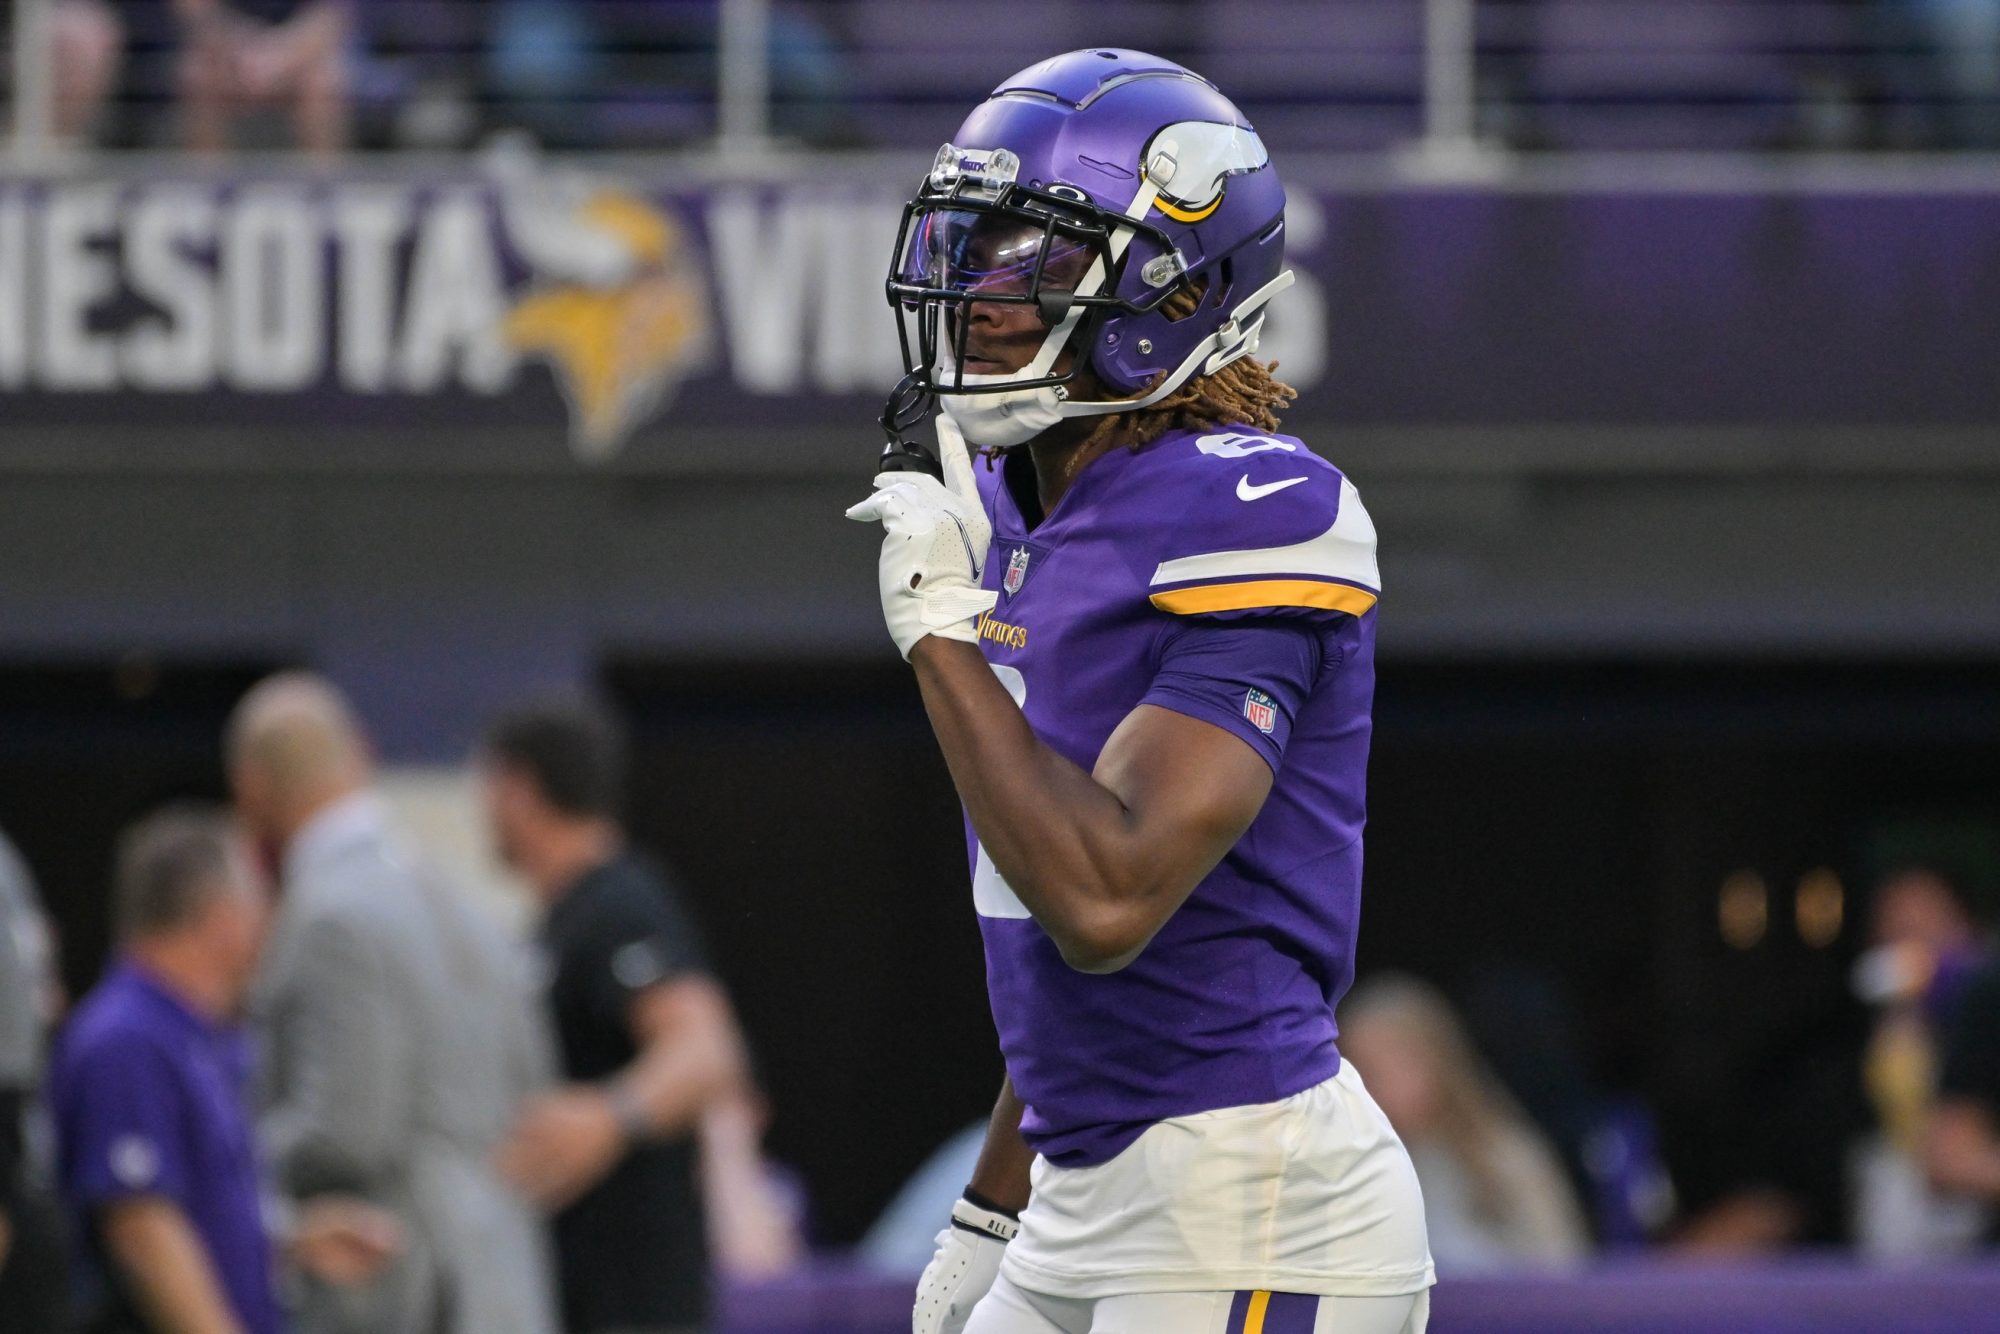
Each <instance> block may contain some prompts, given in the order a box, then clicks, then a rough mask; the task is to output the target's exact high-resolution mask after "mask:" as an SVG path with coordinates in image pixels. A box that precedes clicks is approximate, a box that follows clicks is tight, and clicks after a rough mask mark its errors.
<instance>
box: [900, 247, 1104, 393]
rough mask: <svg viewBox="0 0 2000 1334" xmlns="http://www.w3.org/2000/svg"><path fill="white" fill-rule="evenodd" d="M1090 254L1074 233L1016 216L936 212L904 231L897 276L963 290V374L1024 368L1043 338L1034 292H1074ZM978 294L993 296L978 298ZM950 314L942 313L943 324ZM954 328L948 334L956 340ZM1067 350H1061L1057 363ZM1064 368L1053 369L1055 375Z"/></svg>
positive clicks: (1044, 332)
mask: <svg viewBox="0 0 2000 1334" xmlns="http://www.w3.org/2000/svg"><path fill="white" fill-rule="evenodd" d="M1095 257H1096V251H1095V249H1094V248H1093V247H1092V246H1091V244H1090V243H1089V242H1088V241H1086V240H1084V239H1082V238H1081V237H1078V236H1073V235H1069V234H1067V233H1065V232H1063V231H1062V230H1060V229H1058V230H1056V231H1055V232H1054V234H1051V233H1050V230H1049V228H1048V227H1046V226H1044V225H1043V224H1041V223H1037V222H1031V221H1028V220H1025V219H1021V218H1012V217H1004V216H998V215H993V214H986V213H979V212H975V211H971V210H954V209H941V210H937V211H934V212H931V213H928V214H926V215H924V216H923V217H922V218H921V219H919V220H918V221H917V223H916V224H915V225H914V226H913V228H912V230H911V236H910V240H909V242H908V251H907V253H906V254H905V256H904V261H903V278H904V281H906V282H910V283H913V284H918V285H924V286H930V287H936V288H944V289H947V290H950V291H955V292H963V293H966V294H968V295H970V296H972V297H974V298H975V299H974V300H973V301H971V302H970V303H969V304H968V305H967V306H966V307H964V312H965V313H964V315H963V318H964V320H965V322H966V328H965V365H964V369H965V371H966V373H967V374H969V375H1011V374H1013V373H1014V372H1016V371H1018V370H1020V369H1021V368H1022V367H1024V366H1026V365H1027V364H1028V363H1029V362H1030V361H1032V360H1033V359H1034V357H1035V354H1036V353H1037V352H1038V351H1040V350H1041V346H1042V341H1043V340H1044V339H1045V338H1046V337H1047V336H1048V331H1049V326H1048V325H1046V324H1044V323H1043V321H1042V316H1041V313H1040V311H1039V310H1038V309H1037V308H1036V306H1035V305H1034V303H1033V301H1032V298H1033V297H1035V296H1037V295H1048V294H1058V295H1060V294H1067V293H1072V292H1074V291H1076V289H1077V286H1078V284H1079V283H1081V282H1082V281H1083V279H1084V278H1085V276H1086V275H1087V274H1088V273H1089V271H1090V267H1091V262H1092V260H1093V259H1095ZM982 295H987V296H992V297H995V298H999V299H996V300H992V301H980V300H978V299H977V298H978V297H979V296H982ZM950 319H951V317H948V323H949V322H950ZM957 333H958V330H957V329H956V328H955V327H953V328H951V329H950V335H951V337H952V338H953V339H954V341H955V340H956V337H957ZM1069 356H1070V354H1069V352H1068V350H1067V349H1065V351H1064V353H1063V357H1064V359H1065V361H1067V360H1068V358H1069ZM1066 369H1067V366H1066V365H1065V366H1060V367H1058V372H1060V371H1062V370H1066Z"/></svg>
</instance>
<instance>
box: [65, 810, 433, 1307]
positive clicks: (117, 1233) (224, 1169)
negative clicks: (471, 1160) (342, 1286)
mask: <svg viewBox="0 0 2000 1334" xmlns="http://www.w3.org/2000/svg"><path fill="white" fill-rule="evenodd" d="M265 917H266V907H265V902H264V896H263V894H262V892H261V891H260V890H259V889H258V888H257V886H256V884H255V881H254V879H253V877H252V876H251V874H250V872H249V869H248V867H247V866H246V865H245V864H244V862H243V859H242V857H241V856H240V854H239V853H238V851H237V848H236V846H235V844H234V841H233V838H232V835H231V831H230V827H229V825H228V822H227V821H226V820H225V819H224V818H223V817H222V816H221V815H220V814H219V813H215V812H209V811H198V810H173V811H167V812H163V813H161V814H159V815H156V816H153V817H151V818H150V819H147V820H145V821H142V822H141V823H140V824H139V825H137V826H135V827H134V829H133V830H132V831H131V833H130V834H128V835H127V837H126V840H125V843H124V846H123V848H122V849H121V851H120V856H119V867H118V882H117V889H116V902H115V905H114V919H115V923H116V927H117V931H118V938H119V942H120V945H121V946H122V957H121V958H120V959H119V960H118V962H116V963H115V964H114V965H113V966H112V969H111V971H110V972H109V973H108V974H107V975H106V977H105V979H104V980H103V981H102V982H101V983H99V984H98V986H97V988H96V990H94V991H93V992H92V993H91V994H90V996H89V997H87V998H86V999H85V1001H84V1003H83V1004H82V1005H81V1006H80V1007H79V1008H78V1010H77V1013H76V1017H75V1019H74V1020H73V1021H72V1022H71V1024H70V1025H69V1027H68V1028H67V1030H66V1031H65V1032H64V1035H63V1041H62V1045H61V1048H60V1051H59V1054H58V1057H57V1061H56V1068H55V1075H54V1101H55V1108H56V1116H57V1122H58V1127H59V1132H60V1140H61V1145H62V1150H61V1152H62V1176H63V1186H64V1192H65V1195H66V1197H67V1199H68V1201H69V1204H70V1205H71V1207H72V1208H73V1209H74V1210H75V1211H76V1213H77V1216H78V1219H79V1222H80V1224H81V1229H80V1230H81V1232H82V1235H83V1237H84V1239H85V1242H86V1245H87V1248H88V1257H89V1264H88V1266H87V1272H88V1273H89V1275H90V1277H91V1279H92V1280H93V1284H92V1286H93V1296H94V1297H95V1298H96V1299H97V1300H96V1301H95V1302H94V1305H95V1306H96V1308H97V1309H96V1310H95V1311H94V1313H93V1324H92V1325H91V1328H92V1330H93V1331H102V1332H103V1334H114V1332H115V1334H125V1332H126V1331H137V1330H148V1329H158V1330H166V1331H174V1334H182V1332H183V1331H189V1332H193V1331H199V1334H235V1332H236V1331H241V1332H242V1334H276V1332H277V1331H280V1330H282V1329H283V1328H284V1327H285V1320H284V1315H283V1312H282V1311H281V1309H280V1306H279V1301H278V1286H277V1282H276V1277H277V1276H276V1273H275V1272H274V1255H273V1238H272V1236H271V1235H270V1233H269V1231H268V1230H267V1223H266V1210H265V1208H264V1199H263V1181H262V1177H261V1174H260V1172H259V1169H258V1156H257V1152H256V1148H255V1141H254V1136H253V1134H252V1131H251V1123H250V1111H249V1106H248V1102H247V1089H246V1087H245V1085H246V1081H247V1077H248V1073H249V1065H250V1062H249V1048H248V1046H247V1044H246V1042H245V1040H244V1037H243V1034H242V1031H241V1030H240V1029H239V1027H238V1026H237V1016H238V1012H239V1008H240V1004H241V1002H242V999H243V996H244V993H245V991H246V989H247V988H248V986H249V983H250V978H251V974H252V972H253V970H254V969H255V967H256V960H257V953H258V950H259V947H260V945H261V942H262V939H263V934H264V923H265ZM398 1240H399V1231H398V1229H397V1227H396V1224H395V1222H394V1220H393V1219H391V1218H389V1217H388V1216H387V1215H385V1214H383V1213H381V1212H380V1211H379V1210H374V1209H370V1208H368V1207H367V1206H365V1205H361V1204H359V1203H357V1202H355V1201H352V1200H335V1199H329V1200H325V1201H322V1202H320V1203H319V1204H318V1205H316V1206H315V1207H313V1208H310V1209H308V1210H306V1211H303V1212H302V1213H301V1214H300V1216H299V1219H298V1226H297V1229H296V1231H295V1233H294V1235H293V1237H292V1238H291V1241H292V1249H293V1252H294V1254H295V1255H296V1256H297V1258H298V1259H299V1260H300V1262H301V1263H302V1264H304V1265H305V1266H307V1267H308V1268H310V1269H315V1270H317V1271H319V1272H320V1273H322V1274H324V1275H326V1276H327V1277H329V1278H336V1279H339V1280H343V1281H355V1280H359V1279H363V1278H366V1277H367V1276H368V1275H369V1274H371V1273H373V1272H374V1271H375V1270H376V1269H378V1268H379V1267H380V1266H381V1265H382V1264H383V1263H385V1262H386V1261H387V1260H388V1258H389V1256H390V1254H391V1253H392V1252H393V1250H394V1248H395V1246H396V1245H397V1243H398ZM27 1328H35V1329H46V1328H51V1327H49V1326H29V1327H27Z"/></svg>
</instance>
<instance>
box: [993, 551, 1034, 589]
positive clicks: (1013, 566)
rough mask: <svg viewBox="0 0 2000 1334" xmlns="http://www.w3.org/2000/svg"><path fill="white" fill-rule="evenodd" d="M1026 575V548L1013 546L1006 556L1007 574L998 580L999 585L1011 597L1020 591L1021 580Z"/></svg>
mask: <svg viewBox="0 0 2000 1334" xmlns="http://www.w3.org/2000/svg"><path fill="white" fill-rule="evenodd" d="M1027 577H1028V549H1027V548H1026V547H1015V548H1014V550H1013V552H1012V553H1010V554H1009V555H1008V557H1007V575H1006V577H1005V578H1004V579H1002V580H1001V581H1000V587H1002V588H1004V589H1006V590H1007V596H1008V597H1013V596H1014V595H1015V594H1016V593H1018V592H1020V591H1021V581H1022V580H1024V579H1026V578H1027Z"/></svg>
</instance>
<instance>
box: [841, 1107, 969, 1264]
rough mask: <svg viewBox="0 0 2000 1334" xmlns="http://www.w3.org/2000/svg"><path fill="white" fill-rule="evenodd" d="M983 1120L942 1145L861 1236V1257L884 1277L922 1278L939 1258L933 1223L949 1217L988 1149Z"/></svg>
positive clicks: (922, 1164) (905, 1183)
mask: <svg viewBox="0 0 2000 1334" xmlns="http://www.w3.org/2000/svg"><path fill="white" fill-rule="evenodd" d="M990 1122H991V1118H990V1117H985V1116H982V1117H980V1118H979V1119H978V1120H977V1121H973V1122H970V1123H968V1124H967V1125H966V1126H965V1127H964V1128H963V1129H962V1130H960V1131H959V1132H958V1133H957V1134H956V1135H953V1136H952V1137H951V1138H950V1139H948V1140H946V1141H945V1142H944V1143H943V1144H940V1145H939V1146H938V1147H937V1148H936V1149H935V1150H933V1151H932V1153H931V1156H930V1157H928V1158H926V1159H924V1161H923V1162H922V1163H921V1164H920V1165H919V1166H918V1167H917V1170H916V1171H915V1172H914V1173H912V1174H911V1176H910V1178H909V1180H907V1181H905V1182H904V1183H903V1184H902V1187H901V1188H900V1189H898V1190H897V1191H896V1195H895V1198H894V1199H892V1200H890V1201H889V1203H888V1206H887V1207H886V1208H884V1209H883V1210H882V1212H881V1214H880V1215H879V1216H878V1217H877V1218H876V1219H875V1221H874V1223H873V1224H871V1225H870V1226H869V1228H868V1233H867V1235H866V1236H864V1237H862V1238H861V1245H860V1248H859V1253H860V1256H861V1259H862V1260H863V1261H864V1262H865V1263H867V1264H868V1265H869V1266H870V1267H871V1268H874V1269H879V1270H881V1271H882V1272H883V1273H885V1274H902V1275H914V1274H921V1273H922V1272H923V1271H924V1266H925V1265H927V1264H929V1263H930V1262H931V1257H932V1256H933V1255H935V1254H937V1221H938V1219H940V1218H949V1217H950V1216H951V1207H952V1205H954V1204H956V1203H958V1200H959V1197H960V1196H962V1195H963V1194H965V1183H966V1182H967V1181H970V1180H971V1179H972V1172H973V1169H974V1168H975V1167H977V1166H978V1164H979V1151H980V1150H981V1149H982V1148H984V1147H985V1146H986V1127H987V1126H988V1124H990Z"/></svg>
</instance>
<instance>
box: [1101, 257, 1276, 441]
mask: <svg viewBox="0 0 2000 1334" xmlns="http://www.w3.org/2000/svg"><path fill="white" fill-rule="evenodd" d="M1207 291H1208V284H1207V282H1206V280H1204V281H1203V282H1202V283H1200V284H1199V285H1196V286H1189V287H1182V288H1180V289H1179V290H1178V291H1176V292H1175V293H1174V294H1173V295H1172V296H1170V297H1168V298H1167V300H1166V304H1165V305H1164V306H1162V307H1161V309H1162V310H1163V311H1164V313H1165V314H1166V317H1167V318H1168V319H1170V320H1184V319H1186V318H1187V317H1188V316H1190V315H1192V314H1194V313H1195V312H1196V311H1198V310H1200V309H1201V301H1202V298H1203V297H1204V296H1206V295H1207ZM1276 369H1278V363H1277V362H1275V361H1273V362H1270V363H1268V364H1267V363H1265V362H1261V361H1258V360H1257V359H1256V358H1255V357H1238V358H1237V359H1236V360H1235V361H1232V362H1230V363H1229V364H1228V365H1227V366H1224V367H1223V368H1222V369H1221V370H1219V371H1216V372H1215V373H1214V374H1213V375H1196V376H1194V377H1193V378H1191V379H1189V380H1188V381H1187V383H1185V384H1183V385H1182V386H1181V387H1180V388H1178V389H1176V390H1174V392H1173V393H1171V394H1168V395H1167V396H1166V397H1165V398H1163V399H1161V400H1160V401H1159V402H1158V403H1155V404H1154V405H1153V406H1152V407H1150V408H1141V409H1139V410H1138V411H1136V412H1121V413H1115V414H1113V415H1110V416H1106V417H1100V418H1099V419H1098V423H1099V424H1098V426H1097V427H1096V429H1095V430H1093V431H1091V433H1090V434H1089V435H1088V436H1087V437H1085V438H1086V439H1087V440H1088V441H1090V442H1091V443H1096V442H1097V441H1099V440H1102V439H1104V438H1105V437H1107V436H1114V437H1116V438H1117V440H1118V442H1119V443H1120V444H1122V445H1125V446H1127V447H1128V448H1131V449H1140V448H1143V447H1144V446H1146V445H1150V444H1152V443H1153V442H1154V441H1155V440H1158V439H1159V438H1160V437H1161V436H1163V435H1165V434H1167V433H1168V432H1169V431H1202V430H1208V429H1210V428H1213V427H1217V426H1248V427H1250V428H1251V429H1253V430H1258V431H1275V430H1277V429H1278V413H1279V412H1281V411H1283V410H1284V408H1285V405H1286V404H1288V403H1290V402H1291V401H1292V400H1293V399H1295V398H1297V397H1298V396H1299V391H1298V390H1296V389H1294V388H1292V387H1291V386H1290V385H1288V384H1286V383H1285V382H1284V381H1282V380H1280V379H1278V378H1277V377H1276V376H1274V375H1273V374H1271V372H1272V371H1275V370H1276ZM1165 378H1166V377H1165V375H1164V373H1163V374H1162V375H1161V377H1160V379H1165ZM1159 382H1160V381H1159V380H1158V379H1156V380H1154V381H1153V382H1152V384H1153V385H1157V384H1158V383H1159ZM1151 388H1152V385H1148V386H1147V389H1148V390H1150V389H1151Z"/></svg>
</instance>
